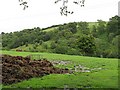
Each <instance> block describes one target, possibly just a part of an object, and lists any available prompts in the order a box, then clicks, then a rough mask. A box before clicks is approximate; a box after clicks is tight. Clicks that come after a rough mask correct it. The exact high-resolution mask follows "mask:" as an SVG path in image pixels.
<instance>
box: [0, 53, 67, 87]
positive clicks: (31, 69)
mask: <svg viewBox="0 0 120 90" xmlns="http://www.w3.org/2000/svg"><path fill="white" fill-rule="evenodd" d="M0 58H2V83H3V84H4V85H9V84H13V83H17V82H20V81H23V80H28V79H30V78H33V77H41V76H44V75H48V74H53V73H54V74H63V73H69V70H68V69H59V68H55V67H54V66H53V65H52V63H51V62H49V61H48V60H46V59H43V60H30V58H29V57H22V56H10V55H0Z"/></svg>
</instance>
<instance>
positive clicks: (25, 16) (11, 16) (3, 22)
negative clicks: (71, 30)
mask: <svg viewBox="0 0 120 90" xmlns="http://www.w3.org/2000/svg"><path fill="white" fill-rule="evenodd" d="M54 1H55V0H28V5H29V8H28V9H26V10H23V7H21V6H20V5H19V4H20V3H19V2H18V0H1V2H0V33H1V32H13V31H20V30H23V29H27V28H34V27H40V28H44V27H48V26H51V25H57V24H63V23H67V22H74V21H76V22H78V21H89V22H94V21H97V19H102V20H104V21H108V20H109V18H110V17H112V16H115V15H117V14H118V1H119V0H86V1H85V7H80V6H79V5H75V4H73V3H72V2H73V1H77V0H69V2H68V9H69V10H71V11H74V14H72V15H68V16H67V17H66V16H61V15H60V9H59V8H60V6H62V2H59V3H57V4H54Z"/></svg>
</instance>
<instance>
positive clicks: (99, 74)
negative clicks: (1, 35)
mask: <svg viewBox="0 0 120 90" xmlns="http://www.w3.org/2000/svg"><path fill="white" fill-rule="evenodd" d="M2 54H8V55H13V56H24V57H25V56H28V55H40V56H41V58H46V59H47V60H49V61H50V62H53V61H64V62H65V61H66V62H67V61H69V63H66V64H56V65H55V67H59V68H68V69H74V66H78V65H81V66H83V67H86V68H87V69H88V70H89V72H80V71H76V72H74V73H72V74H49V75H47V76H44V77H41V78H39V77H38V78H31V79H29V80H24V81H22V82H19V83H16V84H12V85H7V86H4V85H3V88H13V87H15V88H26V87H31V88H64V87H65V86H66V87H68V88H117V87H118V60H117V59H111V58H109V59H108V58H96V57H86V56H75V55H64V54H54V53H38V52H16V51H2ZM34 59H35V58H34Z"/></svg>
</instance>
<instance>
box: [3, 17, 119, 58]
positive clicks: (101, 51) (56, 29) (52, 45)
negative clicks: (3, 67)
mask: <svg viewBox="0 0 120 90" xmlns="http://www.w3.org/2000/svg"><path fill="white" fill-rule="evenodd" d="M119 25H120V17H119V16H114V17H111V18H110V19H109V21H108V22H105V21H103V20H98V21H97V22H94V23H93V22H70V23H65V24H61V25H54V26H51V27H48V28H43V29H41V28H39V27H36V28H33V29H24V30H22V31H17V32H13V33H12V32H11V33H4V32H2V33H1V35H2V46H3V48H2V49H3V50H10V49H13V50H16V49H22V50H24V51H33V52H52V53H60V54H69V55H82V56H95V57H110V58H111V57H113V58H117V57H119V54H118V49H119V45H118V40H120V26H119ZM49 29H51V30H50V31H49ZM47 30H48V31H47Z"/></svg>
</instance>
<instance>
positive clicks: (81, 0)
mask: <svg viewBox="0 0 120 90" xmlns="http://www.w3.org/2000/svg"><path fill="white" fill-rule="evenodd" d="M60 1H61V2H62V6H61V7H60V14H61V15H65V16H67V15H68V14H73V13H74V12H73V11H69V10H68V5H67V4H68V2H69V0H56V1H55V2H54V3H55V4H57V3H58V2H60ZM19 2H20V5H21V6H23V10H25V9H26V8H28V3H27V2H26V1H25V0H19ZM84 3H85V0H73V4H76V5H80V6H81V7H84V6H85V5H84Z"/></svg>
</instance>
